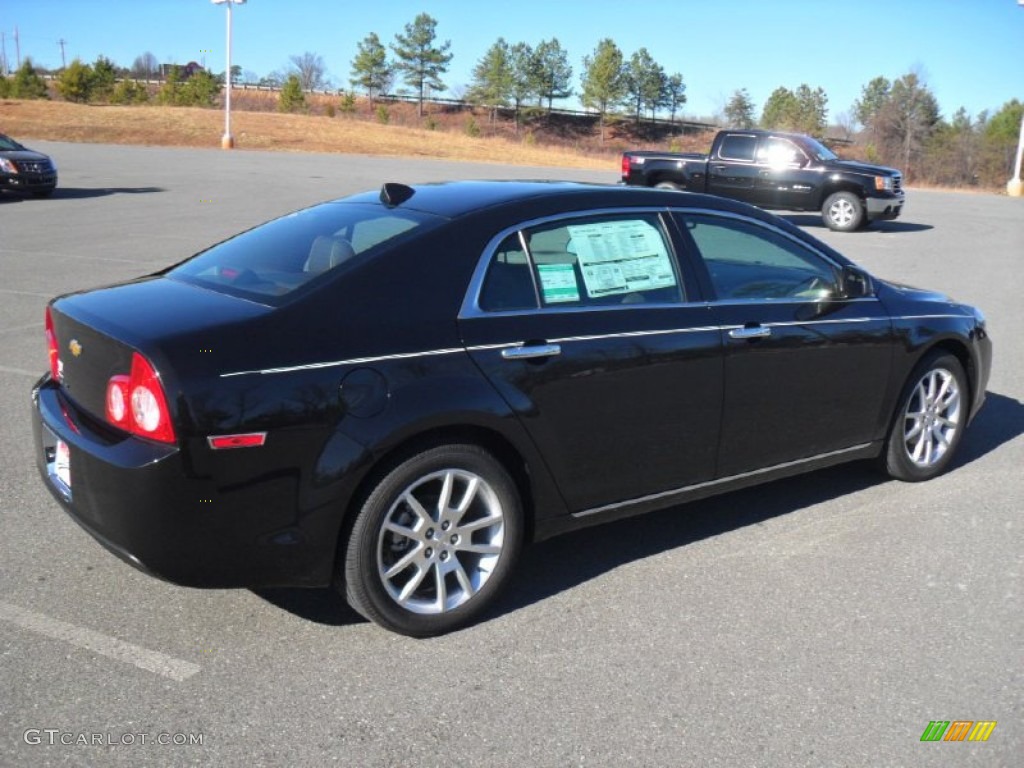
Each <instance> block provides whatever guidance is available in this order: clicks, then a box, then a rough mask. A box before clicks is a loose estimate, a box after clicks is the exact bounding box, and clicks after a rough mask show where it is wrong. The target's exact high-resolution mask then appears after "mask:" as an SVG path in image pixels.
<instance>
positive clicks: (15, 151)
mask: <svg viewBox="0 0 1024 768" xmlns="http://www.w3.org/2000/svg"><path fill="white" fill-rule="evenodd" d="M56 187H57V166H56V165H54V164H53V161H52V160H51V159H50V158H49V157H47V156H46V155H44V154H43V153H42V152H35V151H33V150H31V149H29V148H28V147H24V146H22V145H21V144H19V143H18V142H16V141H15V140H14V139H12V138H10V137H9V136H4V135H3V134H2V133H0V190H5V189H7V190H11V191H13V192H28V193H30V194H33V195H35V196H36V197H46V196H47V195H49V194H50V193H51V192H53V190H54V189H56Z"/></svg>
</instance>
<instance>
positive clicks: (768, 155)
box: [757, 136, 807, 168]
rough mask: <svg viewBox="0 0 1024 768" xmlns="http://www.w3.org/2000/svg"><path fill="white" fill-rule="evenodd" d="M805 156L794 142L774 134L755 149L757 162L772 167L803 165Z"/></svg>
mask: <svg viewBox="0 0 1024 768" xmlns="http://www.w3.org/2000/svg"><path fill="white" fill-rule="evenodd" d="M806 159H807V158H806V156H805V155H804V153H803V152H801V151H800V149H798V148H797V146H796V144H794V143H793V142H791V141H787V140H786V139H780V138H776V137H774V136H772V137H770V138H768V139H765V140H764V141H763V142H761V146H760V147H759V148H758V150H757V162H758V163H764V164H765V165H769V166H771V167H772V168H787V167H792V166H799V165H803V163H804V162H805V161H806Z"/></svg>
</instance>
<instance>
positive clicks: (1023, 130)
mask: <svg viewBox="0 0 1024 768" xmlns="http://www.w3.org/2000/svg"><path fill="white" fill-rule="evenodd" d="M1017 5H1019V6H1021V8H1024V0H1017ZM1022 157H1024V113H1022V114H1021V116H1020V135H1019V136H1018V137H1017V162H1016V163H1015V164H1014V166H1013V178H1012V179H1010V180H1009V181H1008V182H1006V194H1008V195H1009V196H1010V197H1020V196H1021V195H1024V180H1022V179H1021V176H1020V161H1021V158H1022Z"/></svg>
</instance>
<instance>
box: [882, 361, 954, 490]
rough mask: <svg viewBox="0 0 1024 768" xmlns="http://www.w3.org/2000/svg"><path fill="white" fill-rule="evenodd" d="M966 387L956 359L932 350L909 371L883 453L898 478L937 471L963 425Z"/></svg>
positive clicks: (927, 476)
mask: <svg viewBox="0 0 1024 768" xmlns="http://www.w3.org/2000/svg"><path fill="white" fill-rule="evenodd" d="M968 402H969V390H968V384H967V376H966V374H964V369H963V366H962V365H961V364H960V361H959V360H957V359H956V358H955V357H954V356H953V355H950V354H948V353H942V352H937V353H932V354H931V355H929V356H927V357H926V358H925V359H924V360H922V361H921V363H919V364H918V366H917V368H915V369H914V373H913V374H911V376H910V379H909V380H908V382H907V386H906V388H905V389H904V391H903V396H902V398H901V400H900V405H899V410H898V411H897V414H896V419H895V421H894V422H893V425H892V428H891V430H890V432H889V440H888V442H887V444H886V451H885V453H884V454H883V459H884V461H885V470H886V472H887V473H888V474H889V475H890V476H891V477H894V478H896V479H897V480H906V481H909V482H917V481H920V480H930V479H931V478H933V477H935V476H937V475H940V474H942V472H944V471H945V469H946V468H947V467H948V466H949V463H950V462H951V461H952V460H953V455H954V453H955V452H956V448H957V446H958V445H959V444H960V440H961V438H962V437H963V432H964V429H965V428H966V426H967V409H968Z"/></svg>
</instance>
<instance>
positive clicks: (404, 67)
mask: <svg viewBox="0 0 1024 768" xmlns="http://www.w3.org/2000/svg"><path fill="white" fill-rule="evenodd" d="M436 38H437V21H436V20H435V19H434V18H432V17H431V16H430V15H428V14H426V13H421V14H420V15H419V16H417V17H416V18H415V19H414V20H413V22H412V23H411V24H406V25H405V34H404V35H402V34H398V35H395V42H394V43H393V44H392V46H391V50H392V51H394V53H395V56H397V57H398V61H397V62H396V63H395V70H396V71H398V72H400V73H401V74H402V79H403V80H405V82H406V83H407V84H408V85H411V86H413V87H414V88H416V90H417V92H418V93H419V115H420V117H422V116H423V99H424V97H425V95H426V92H427V89H428V88H429V89H431V90H433V91H443V90H444V88H445V85H444V83H443V82H442V81H441V75H443V74H444V73H445V72H447V71H448V64H449V63H450V62H451V60H452V55H453V54H451V53H449V52H448V49H449V48H451V46H452V44H451V41H450V40H446V41H445V42H444V44H443V45H441V46H437V47H435V46H434V40H435V39H436Z"/></svg>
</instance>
